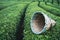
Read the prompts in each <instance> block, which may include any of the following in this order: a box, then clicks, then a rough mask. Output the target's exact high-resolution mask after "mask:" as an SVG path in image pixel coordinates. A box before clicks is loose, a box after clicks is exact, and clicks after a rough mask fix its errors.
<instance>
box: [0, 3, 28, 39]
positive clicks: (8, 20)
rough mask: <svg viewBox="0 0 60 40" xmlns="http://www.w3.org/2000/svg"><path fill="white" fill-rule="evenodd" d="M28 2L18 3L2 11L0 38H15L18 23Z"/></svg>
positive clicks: (0, 13)
mask: <svg viewBox="0 0 60 40" xmlns="http://www.w3.org/2000/svg"><path fill="white" fill-rule="evenodd" d="M26 5H27V4H16V5H13V6H10V7H8V8H6V9H4V10H1V11H0V40H15V39H16V35H15V33H16V25H17V24H18V22H19V21H20V18H21V15H22V14H23V13H22V12H23V9H24V8H25V6H26Z"/></svg>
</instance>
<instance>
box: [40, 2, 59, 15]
mask: <svg viewBox="0 0 60 40" xmlns="http://www.w3.org/2000/svg"><path fill="white" fill-rule="evenodd" d="M40 7H42V8H43V9H45V10H47V11H49V12H51V13H52V14H54V15H57V16H60V10H59V9H57V8H55V7H51V6H48V5H46V4H44V3H43V2H41V3H40Z"/></svg>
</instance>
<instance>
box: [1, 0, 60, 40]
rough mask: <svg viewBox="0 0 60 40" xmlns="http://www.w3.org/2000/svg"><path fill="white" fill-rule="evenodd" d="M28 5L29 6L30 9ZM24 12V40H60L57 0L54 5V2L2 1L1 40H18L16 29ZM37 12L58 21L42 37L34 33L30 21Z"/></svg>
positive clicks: (47, 0)
mask: <svg viewBox="0 0 60 40" xmlns="http://www.w3.org/2000/svg"><path fill="white" fill-rule="evenodd" d="M39 1H40V4H39ZM41 1H43V2H41ZM30 2H31V3H30ZM29 3H30V4H29ZM45 3H46V4H45ZM27 4H29V5H28V7H27ZM38 4H39V5H38ZM25 7H27V9H26V10H24V9H25ZM23 11H26V13H25V19H24V30H23V33H24V34H23V35H24V38H23V39H24V40H60V5H58V3H57V0H55V1H53V4H52V0H0V40H15V39H16V35H17V34H15V33H16V29H17V28H16V27H17V25H18V23H19V21H20V18H21V16H22V15H24V14H23V13H24V12H23ZM36 11H42V12H44V13H46V14H47V15H48V16H49V17H51V18H52V19H54V20H55V21H56V25H55V26H54V27H52V28H51V29H50V30H49V31H46V32H45V33H42V34H40V35H36V34H34V33H32V31H31V28H30V27H31V26H30V20H31V17H32V15H33V13H34V12H36ZM20 29H21V28H20ZM20 36H21V35H20ZM17 40H18V39H17Z"/></svg>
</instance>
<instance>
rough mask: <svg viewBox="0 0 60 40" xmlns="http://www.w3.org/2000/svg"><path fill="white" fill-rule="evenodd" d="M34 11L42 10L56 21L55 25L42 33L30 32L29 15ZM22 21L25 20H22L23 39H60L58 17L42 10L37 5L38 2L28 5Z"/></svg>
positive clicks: (59, 20)
mask: <svg viewBox="0 0 60 40" xmlns="http://www.w3.org/2000/svg"><path fill="white" fill-rule="evenodd" d="M36 11H41V12H44V13H45V14H47V15H48V16H49V17H51V18H52V19H54V20H55V21H56V26H55V27H53V28H52V29H51V30H49V31H46V32H45V33H43V35H42V34H41V35H36V34H34V33H32V31H31V26H30V21H31V17H32V16H33V13H34V12H36ZM24 21H25V22H24V38H23V39H24V40H60V23H59V22H60V17H58V16H55V15H53V14H51V13H49V12H47V11H45V10H43V9H42V8H40V7H38V2H33V3H31V4H30V5H29V7H28V9H27V11H26V15H25V20H24ZM53 34H54V35H53ZM58 34H59V35H58Z"/></svg>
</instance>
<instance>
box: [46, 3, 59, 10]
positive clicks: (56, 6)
mask: <svg viewBox="0 0 60 40" xmlns="http://www.w3.org/2000/svg"><path fill="white" fill-rule="evenodd" d="M47 5H49V6H52V7H55V8H58V9H60V6H58V5H54V4H51V3H47Z"/></svg>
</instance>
